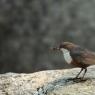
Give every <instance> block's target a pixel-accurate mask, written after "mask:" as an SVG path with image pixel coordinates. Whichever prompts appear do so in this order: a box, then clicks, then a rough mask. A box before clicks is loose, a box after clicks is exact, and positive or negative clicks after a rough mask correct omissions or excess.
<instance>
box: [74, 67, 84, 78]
mask: <svg viewBox="0 0 95 95" xmlns="http://www.w3.org/2000/svg"><path fill="white" fill-rule="evenodd" d="M82 71H83V68H81V70H80V72H79V73H78V74H77V75H76V77H75V79H77V78H78V77H79V75H80V73H81V72H82ZM84 75H85V74H84Z"/></svg>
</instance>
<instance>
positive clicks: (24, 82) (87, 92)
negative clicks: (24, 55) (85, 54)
mask: <svg viewBox="0 0 95 95" xmlns="http://www.w3.org/2000/svg"><path fill="white" fill-rule="evenodd" d="M79 70H80V69H79V68H74V69H65V70H48V71H40V72H36V73H32V74H24V73H21V74H16V73H6V74H1V75H0V95H95V66H92V67H89V68H88V72H87V74H86V76H85V78H86V79H87V80H86V81H84V82H73V81H67V79H68V78H73V77H75V75H76V74H77V73H78V72H79Z"/></svg>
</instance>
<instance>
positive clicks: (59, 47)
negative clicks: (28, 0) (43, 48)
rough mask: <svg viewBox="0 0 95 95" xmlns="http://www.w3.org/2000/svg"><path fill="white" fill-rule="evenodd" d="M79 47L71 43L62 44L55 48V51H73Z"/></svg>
mask: <svg viewBox="0 0 95 95" xmlns="http://www.w3.org/2000/svg"><path fill="white" fill-rule="evenodd" d="M75 47H77V45H76V44H74V43H71V42H63V43H61V44H60V45H59V46H58V47H55V48H53V50H61V49H63V48H64V49H67V50H71V49H73V48H75Z"/></svg>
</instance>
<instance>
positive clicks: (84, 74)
mask: <svg viewBox="0 0 95 95" xmlns="http://www.w3.org/2000/svg"><path fill="white" fill-rule="evenodd" d="M86 72H87V68H85V71H84V73H83V76H82V78H81V80H83V79H84V76H85V74H86Z"/></svg>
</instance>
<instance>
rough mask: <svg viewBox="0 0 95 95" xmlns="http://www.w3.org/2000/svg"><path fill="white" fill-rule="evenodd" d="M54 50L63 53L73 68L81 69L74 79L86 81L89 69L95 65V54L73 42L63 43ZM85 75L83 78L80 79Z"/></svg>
mask: <svg viewBox="0 0 95 95" xmlns="http://www.w3.org/2000/svg"><path fill="white" fill-rule="evenodd" d="M52 50H59V51H62V53H63V56H64V59H65V62H66V63H68V64H71V65H72V66H73V67H79V68H81V70H80V72H79V73H78V74H77V75H76V77H75V78H73V79H78V78H80V79H81V80H83V79H84V76H85V74H86V72H87V67H89V66H91V65H95V52H92V51H90V50H88V49H86V48H83V47H81V46H79V45H77V44H74V43H72V42H62V43H61V44H60V45H59V46H58V47H53V48H52ZM83 71H84V73H83V76H82V77H79V76H80V74H81V73H82V72H83Z"/></svg>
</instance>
